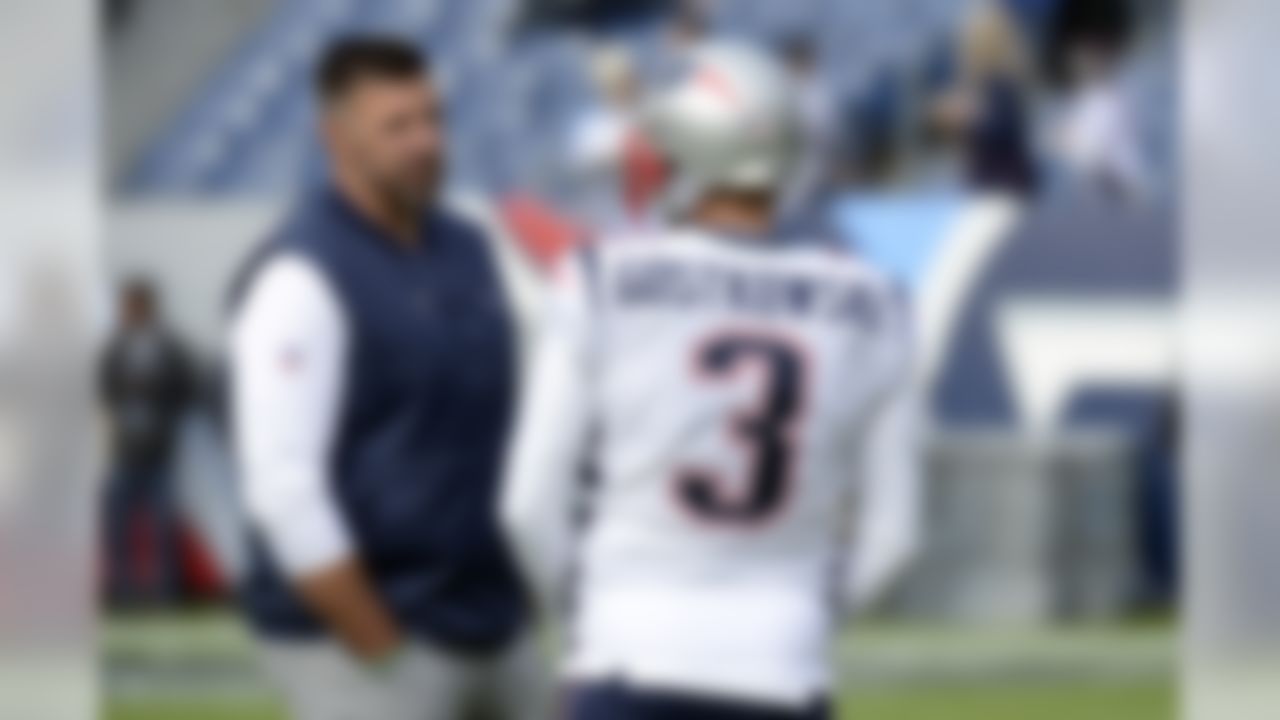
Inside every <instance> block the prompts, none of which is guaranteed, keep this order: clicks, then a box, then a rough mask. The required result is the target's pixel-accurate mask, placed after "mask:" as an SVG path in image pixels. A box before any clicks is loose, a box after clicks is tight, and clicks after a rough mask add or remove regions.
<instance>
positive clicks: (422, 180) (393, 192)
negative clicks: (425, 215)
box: [383, 163, 443, 213]
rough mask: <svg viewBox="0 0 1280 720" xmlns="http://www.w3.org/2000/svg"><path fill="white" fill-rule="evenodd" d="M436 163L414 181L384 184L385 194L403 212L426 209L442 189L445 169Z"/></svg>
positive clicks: (416, 211)
mask: <svg viewBox="0 0 1280 720" xmlns="http://www.w3.org/2000/svg"><path fill="white" fill-rule="evenodd" d="M439 166H440V163H435V164H433V166H432V167H431V168H429V169H427V170H426V171H425V172H423V173H421V177H418V178H414V179H413V180H412V181H408V180H405V181H399V180H397V181H391V182H387V183H385V184H384V186H383V190H384V195H385V197H387V198H388V199H389V200H390V201H391V202H393V203H394V204H395V206H396V207H397V208H398V209H399V210H401V211H402V212H406V213H408V212H414V213H418V212H421V211H423V210H426V209H427V208H428V207H430V206H431V205H432V204H433V203H434V202H435V200H436V196H437V195H438V193H439V189H440V178H441V176H442V175H443V171H442V170H441V168H440V167H439Z"/></svg>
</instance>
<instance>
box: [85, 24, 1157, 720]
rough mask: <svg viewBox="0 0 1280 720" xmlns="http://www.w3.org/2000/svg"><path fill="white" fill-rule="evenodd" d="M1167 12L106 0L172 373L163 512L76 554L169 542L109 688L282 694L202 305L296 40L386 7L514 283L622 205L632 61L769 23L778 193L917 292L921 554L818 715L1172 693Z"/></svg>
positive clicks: (282, 132) (308, 173)
mask: <svg viewBox="0 0 1280 720" xmlns="http://www.w3.org/2000/svg"><path fill="white" fill-rule="evenodd" d="M1122 10H1127V12H1122ZM1175 20H1176V18H1175V17H1174V7H1173V3H1172V2H1163V1H1161V0H1141V1H1140V0H1135V1H1134V2H1132V3H1127V4H1126V3H1122V2H1119V0H1103V1H1101V2H1090V1H1088V0H1005V1H1003V2H994V1H993V2H982V1H980V0H785V1H784V0H720V1H719V2H700V3H693V2H686V3H678V2H666V1H658V0H647V1H640V0H631V1H625V2H624V1H620V0H612V1H609V2H596V1H592V0H530V1H529V2H520V1H519V0H278V1H275V2H273V1H271V0H219V1H218V2H207V0H206V1H203V2H202V1H200V0H109V1H107V2H105V3H104V13H103V22H104V25H105V31H104V32H105V37H106V40H105V43H104V52H105V53H106V54H107V58H106V68H107V71H106V77H105V79H106V91H107V92H106V98H107V101H106V102H107V106H106V111H107V112H106V115H107V120H108V127H107V140H108V143H107V149H108V153H109V157H108V163H107V169H106V171H107V174H108V178H107V181H108V187H109V191H110V197H111V203H110V209H109V216H108V227H109V240H108V244H107V257H106V258H105V260H106V262H107V265H108V267H109V268H110V269H111V273H112V277H113V278H115V279H117V280H118V281H119V282H121V283H122V284H123V283H125V282H126V281H128V280H137V279H145V281H146V282H147V283H148V284H150V285H151V286H153V287H154V288H155V289H156V290H157V291H158V295H157V296H158V298H160V301H161V302H162V303H163V308H164V317H165V318H166V320H167V322H168V323H169V325H170V326H171V329H172V332H173V334H174V335H175V336H176V337H180V338H181V339H182V343H183V345H184V346H185V347H186V348H187V354H188V355H189V356H190V358H192V362H191V368H192V371H191V377H192V379H193V382H191V383H190V388H189V392H188V393H187V396H186V399H185V400H184V404H183V412H182V413H181V414H180V419H179V420H176V421H175V422H176V423H177V424H178V425H177V427H176V430H175V440H174V442H175V443H176V446H177V455H176V461H175V464H174V468H173V472H172V473H171V477H169V478H168V479H167V480H166V482H167V483H168V484H169V485H170V487H171V490H170V492H169V493H167V495H166V497H167V500H165V501H164V502H166V503H169V504H171V506H172V508H171V509H172V511H173V513H174V514H175V515H176V516H177V517H178V518H179V525H180V527H179V528H178V531H177V533H176V534H175V536H173V537H167V536H166V535H164V534H163V533H161V534H156V533H154V532H150V531H149V530H151V529H154V528H153V525H154V523H152V522H151V521H152V520H155V518H148V517H146V516H145V513H137V512H132V513H131V512H127V511H126V512H125V514H124V516H123V517H122V518H121V517H116V518H112V519H110V520H109V522H113V523H121V522H122V523H124V525H125V527H126V531H127V532H126V534H127V537H128V538H129V541H128V548H127V552H126V553H124V555H123V556H122V557H118V558H115V559H114V561H112V562H109V563H108V567H107V568H106V569H105V572H104V575H106V576H110V575H112V573H115V572H118V571H120V568H119V567H115V566H116V565H121V564H124V565H130V566H137V567H139V568H141V569H142V574H144V575H145V574H147V573H151V574H153V575H159V574H163V572H164V571H163V569H161V568H159V567H158V563H159V562H160V561H159V560H157V558H163V557H165V553H163V552H158V549H159V548H157V545H162V544H166V545H171V546H172V547H173V550H174V552H173V555H174V557H176V565H177V569H176V570H175V572H176V576H175V578H174V582H173V584H172V585H173V586H172V587H171V588H169V591H167V592H164V593H161V594H159V595H157V596H156V597H148V598H146V600H145V601H142V602H139V601H136V599H135V600H127V601H126V600H121V599H120V598H108V602H107V603H106V606H107V609H106V612H107V613H108V615H107V617H108V619H107V622H106V624H105V630H104V632H103V638H102V662H103V664H104V669H105V683H104V703H105V714H106V716H107V717H109V718H113V719H115V720H144V719H152V718H166V719H167V718H182V719H183V720H187V719H192V720H206V719H208V720H212V719H214V718H218V719H219V720H222V719H225V720H266V719H267V718H277V717H280V715H279V714H278V710H277V709H276V708H275V706H274V701H273V699H272V697H271V695H270V692H269V690H268V688H267V687H266V686H265V684H264V683H263V681H262V680H261V678H259V676H258V674H257V672H256V669H255V667H254V664H253V658H252V650H251V647H250V645H249V642H248V640H247V638H246V636H245V635H244V632H243V630H242V628H240V626H239V624H238V622H237V620H236V616H235V613H234V600H233V596H234V586H235V580H236V577H237V573H238V571H239V569H240V566H241V548H240V546H239V533H238V531H237V524H238V523H239V514H238V512H237V510H236V506H235V502H234V499H233V498H234V492H233V486H234V481H235V480H234V476H233V472H232V470H231V465H230V463H229V461H228V457H227V451H226V445H225V442H224V437H223V434H222V424H221V423H222V421H221V409H220V407H219V402H218V397H219V391H218V386H219V375H220V372H219V354H220V334H221V316H222V311H223V309H222V308H223V305H222V303H223V297H224V293H225V289H226V286H227V284H228V281H229V276H230V274H231V273H232V272H233V269H234V268H235V267H236V265H237V263H238V262H239V261H240V259H241V258H242V257H243V255H244V253H245V252H246V251H247V250H248V248H249V247H250V246H251V245H252V244H253V243H254V242H255V241H256V240H258V239H259V238H260V237H261V236H262V235H263V233H264V232H265V230H266V228H267V227H268V226H269V225H270V223H271V222H272V220H273V219H274V218H275V217H276V216H277V215H278V214H279V212H280V211H281V209H282V207H283V206H284V204H286V203H287V202H288V200H289V198H290V194H291V192H293V191H294V190H295V189H297V188H298V187H300V186H301V185H303V184H305V183H306V182H308V181H311V180H314V179H316V178H317V177H319V176H320V175H321V174H322V173H323V170H324V169H323V167H322V166H321V165H320V161H319V159H318V158H319V157H320V156H319V153H318V152H317V151H316V147H317V146H316V142H317V141H316V139H315V137H314V133H313V129H312V127H311V125H310V112H311V108H310V106H309V99H308V97H309V95H308V85H307V82H308V77H309V70H310V63H311V60H312V59H313V58H314V56H315V54H316V52H317V50H318V49H319V48H320V47H322V45H323V44H324V42H325V40H326V38H329V37H332V36H334V35H336V34H340V33H343V32H347V31H353V30H382V31H388V32H395V33H401V34H408V35H410V36H412V37H414V38H418V39H420V40H421V42H422V44H423V46H424V47H425V48H427V49H429V51H430V53H431V55H432V57H433V62H434V69H435V74H436V76H437V77H438V78H439V79H440V81H441V83H442V87H443V88H444V90H445V94H446V98H447V107H448V114H449V125H450V130H451V139H450V142H451V147H450V157H451V163H452V167H451V190H450V191H451V193H452V194H453V195H454V196H455V197H456V199H457V201H458V202H460V203H462V204H465V205H466V206H467V207H469V208H470V209H471V211H472V212H474V213H475V214H477V215H478V216H479V217H481V218H483V219H484V220H485V221H486V222H487V223H488V224H490V225H491V226H492V227H493V228H495V231H497V232H500V233H502V234H503V236H504V237H505V238H506V239H507V241H508V242H509V243H510V244H511V247H512V248H514V249H515V253H514V255H513V257H516V258H517V262H520V263H522V264H523V266H524V268H525V273H524V275H525V277H526V278H527V280H528V282H527V285H528V287H526V288H522V289H521V290H520V292H518V293H517V295H518V296H519V299H521V300H522V301H523V302H525V303H533V302H536V295H537V284H538V277H539V273H540V272H541V268H543V267H545V263H546V262H547V261H548V258H550V257H551V256H553V255H554V254H555V253H556V252H557V251H558V250H559V249H562V248H563V247H564V246H565V245H566V244H568V243H570V242H573V241H574V239H575V237H576V236H577V234H578V230H577V229H579V228H598V227H607V226H609V225H611V224H616V223H619V222H627V221H642V220H643V217H644V206H645V201H646V199H648V194H649V193H648V192H647V190H648V184H649V183H647V181H646V158H645V157H644V153H643V152H642V150H643V148H640V149H639V150H637V149H636V148H634V147H632V146H631V145H630V144H629V143H628V142H626V139H625V137H624V136H625V134H624V133H622V134H620V133H617V132H613V131H612V127H613V126H612V125H611V123H616V122H619V120H618V117H619V116H621V115H623V113H622V108H623V106H625V103H626V102H627V97H628V94H629V93H631V92H633V91H634V88H635V87H644V86H645V85H646V84H649V83H652V82H655V81H657V80H658V79H660V78H661V77H662V76H663V74H664V73H665V72H668V70H669V67H670V65H671V63H672V60H673V58H674V57H676V56H678V54H679V53H680V51H681V48H682V47H683V46H684V45H685V44H687V43H689V42H696V41H698V40H699V39H701V38H703V37H720V36H732V37H740V38H748V39H751V40H753V41H755V42H760V43H763V44H767V45H769V46H771V47H777V48H779V51H780V52H782V53H783V54H785V55H786V56H787V57H789V58H790V59H791V60H792V64H793V70H794V71H795V72H796V73H797V83H800V84H802V85H803V87H804V89H805V90H806V94H805V97H806V107H805V108H804V110H805V111H806V112H812V113H813V115H814V120H813V123H812V133H811V135H812V136H811V137H809V138H807V139H806V142H809V143H810V148H809V149H810V151H811V156H812V157H813V158H814V165H813V167H812V168H811V172H810V174H809V176H808V177H805V178H801V179H798V180H797V185H798V187H799V190H798V194H799V195H801V196H803V197H802V200H803V201H802V202H801V203H800V205H801V206H802V207H801V209H800V210H798V211H797V213H796V215H797V218H799V219H801V220H803V221H804V222H805V227H811V228H813V230H812V232H814V233H815V234H822V235H825V236H829V237H830V238H832V239H834V240H836V241H838V242H843V243H846V244H849V245H850V246H852V247H854V248H856V250H857V251H858V252H860V253H862V254H864V255H866V256H867V257H869V258H870V259H871V260H872V261H873V262H876V263H878V264H880V265H881V266H883V267H884V268H885V269H886V270H888V271H889V272H891V273H893V274H894V275H895V276H896V277H897V278H898V279H899V280H900V282H901V283H902V284H903V286H904V287H905V288H906V289H907V290H908V291H909V292H910V293H911V294H912V295H913V297H914V298H915V301H916V304H917V307H918V308H919V316H920V317H919V323H920V332H921V343H922V355H923V358H924V367H923V368H922V382H924V383H925V384H926V390H927V392H928V397H929V401H930V406H931V409H932V415H933V419H934V422H933V431H932V434H931V443H930V445H931V447H930V451H929V458H928V462H929V468H930V473H929V494H928V503H929V517H930V523H929V536H928V537H927V547H926V551H925V553H924V555H923V557H922V558H921V561H920V563H919V564H918V566H917V567H916V568H915V570H914V571H913V572H912V574H911V576H910V577H909V578H908V579H907V581H906V582H905V583H904V584H903V585H902V587H900V588H898V590H897V592H896V593H895V594H894V596H893V597H892V598H891V599H890V601H889V602H887V603H885V605H884V607H882V608H881V609H880V611H879V613H878V615H877V617H876V618H874V619H872V620H869V621H868V622H867V623H866V624H865V626H864V627H861V628H857V629H855V630H854V631H853V632H852V634H851V635H850V636H849V638H848V639H847V640H846V642H845V643H844V645H843V650H842V653H841V667H842V675H843V677H845V678H846V679H847V683H846V687H847V688H848V696H849V697H848V699H847V700H846V703H845V705H846V713H847V714H848V716H850V717H859V718H872V719H884V720H916V719H918V718H919V719H924V718H943V717H945V718H950V719H952V720H966V719H967V718H975V719H976V718H982V719H983V720H1002V719H1004V718H1009V719H1015V718H1017V719H1021V718H1036V719H1037V720H1041V719H1043V720H1053V719H1054V718H1067V717H1070V718H1089V720H1108V719H1111V718H1115V719H1116V720H1157V719H1162V718H1170V717H1172V716H1173V714H1174V706H1175V697H1174V690H1173V688H1174V685H1175V683H1174V680H1173V673H1174V658H1175V653H1176V650H1175V635H1176V611H1175V608H1176V605H1177V586H1178V582H1177V579H1178V574H1177V568H1178V558H1177V547H1178V523H1177V517H1178V503H1177V492H1176V488H1177V477H1176V473H1175V470H1174V468H1175V467H1176V462H1175V457H1176V454H1177V452H1178V447H1179V441H1178V437H1179V432H1178V426H1179V421H1178V417H1177V406H1178V405H1177V398H1176V397H1174V395H1173V376H1174V373H1175V371H1176V368H1175V366H1174V333H1173V327H1174V322H1175V313H1176V289H1177V286H1178V275H1177V258H1176V254H1175V252H1176V240H1175V233H1176V213H1175V209H1176V203H1177V187H1176V183H1175V177H1176V171H1177V158H1176V157H1175V153H1174V146H1175V137H1174V135H1175V129H1176V113H1175V110H1176V105H1177V102H1176V97H1175V95H1174V87H1175V85H1176V77H1175V72H1176V68H1175V65H1174V47H1173V43H1174V41H1173V38H1174V34H1175V33H1174V22H1175ZM810 57H811V58H812V66H813V67H812V69H810V68H808V67H807V65H806V62H805V61H806V60H807V59H808V58H810ZM809 101H811V102H809ZM166 514H167V511H166Z"/></svg>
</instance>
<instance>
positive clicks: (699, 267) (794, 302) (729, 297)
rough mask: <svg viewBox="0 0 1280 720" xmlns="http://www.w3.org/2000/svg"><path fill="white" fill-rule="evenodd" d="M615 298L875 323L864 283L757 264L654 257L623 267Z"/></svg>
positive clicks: (641, 304)
mask: <svg viewBox="0 0 1280 720" xmlns="http://www.w3.org/2000/svg"><path fill="white" fill-rule="evenodd" d="M613 290H614V298H615V300H616V301H617V302H618V303H619V304H620V305H624V306H631V307H637V308H653V309H669V310H688V309H690V308H708V307H712V308H719V309H724V310H731V311H738V312H743V313H748V314H755V315H763V316H770V317H787V316H790V317H795V318H796V319H819V320H829V321H833V322H842V323H843V322H852V323H857V324H859V325H861V326H863V327H865V328H866V329H868V330H871V329H874V327H875V323H876V303H875V299H874V297H873V296H872V293H871V291H870V290H869V289H868V288H867V287H866V286H865V285H861V284H858V285H855V284H852V283H850V282H849V281H848V280H847V279H845V278H834V277H833V278H822V277H814V275H813V273H812V272H809V273H806V274H803V275H801V274H798V273H792V272H780V271H778V270H776V269H774V270H761V269H754V268H742V267H726V266H725V265H724V264H723V263H719V264H711V263H702V262H690V261H689V260H676V259H672V258H652V259H645V260H641V261H638V262H635V263H631V264H627V265H625V266H623V267H621V268H620V269H619V272H618V277H617V282H616V283H615V285H614V288H613Z"/></svg>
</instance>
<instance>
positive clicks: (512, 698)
mask: <svg viewBox="0 0 1280 720" xmlns="http://www.w3.org/2000/svg"><path fill="white" fill-rule="evenodd" d="M261 658H262V662H263V665H264V666H265V668H266V670H267V672H268V673H269V674H270V676H271V677H272V679H273V680H274V681H275V683H276V685H277V687H278V688H279V689H280V690H281V691H282V692H283V694H284V699H285V702H286V703H287V705H288V707H289V710H290V716H291V717H292V718H293V720H470V719H471V718H492V719H493V720H545V718H547V717H548V715H549V712H548V711H549V708H548V707H547V703H548V701H549V693H548V682H547V673H546V669H545V668H546V665H545V663H544V662H543V658H542V654H541V652H540V650H539V647H538V644H537V642H536V641H535V640H534V639H533V638H528V639H526V640H524V641H521V642H519V643H517V644H516V645H514V646H513V647H512V648H511V649H510V650H508V651H506V652H505V653H502V654H499V655H496V656H494V657H492V658H486V659H470V658H464V657H458V656H454V655H451V654H448V653H446V652H444V651H442V650H440V649H438V648H434V647H430V646H428V645H425V644H422V643H415V644H413V645H412V646H411V647H410V648H409V649H408V650H407V651H406V652H405V654H404V656H403V657H402V658H400V661H399V662H397V663H396V664H395V665H394V666H393V667H389V668H385V669H379V670H371V669H369V668H367V667H365V666H363V665H361V664H359V663H358V662H356V661H355V660H354V659H353V658H352V657H351V656H350V655H348V654H347V653H346V652H345V651H344V650H343V649H342V648H341V647H340V646H339V645H338V644H337V643H336V642H333V641H329V640H324V641H315V642H265V643H263V644H262V645H261Z"/></svg>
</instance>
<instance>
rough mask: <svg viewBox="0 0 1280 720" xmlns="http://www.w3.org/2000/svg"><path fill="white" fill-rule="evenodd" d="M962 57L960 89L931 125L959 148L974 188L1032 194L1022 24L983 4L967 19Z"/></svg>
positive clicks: (937, 109)
mask: <svg viewBox="0 0 1280 720" xmlns="http://www.w3.org/2000/svg"><path fill="white" fill-rule="evenodd" d="M959 52H960V58H959V60H960V62H959V65H960V68H959V74H958V77H957V80H956V85H955V86H954V87H952V88H951V89H950V90H949V91H947V92H945V93H944V94H943V96H942V97H941V98H940V99H939V100H938V102H937V103H936V105H935V106H934V107H933V113H932V114H933V118H932V119H933V121H934V122H935V123H936V124H937V125H938V126H939V127H940V129H941V130H942V131H943V132H944V133H945V134H947V135H949V136H951V137H953V138H954V139H956V140H957V141H958V142H959V143H960V144H961V147H962V148H963V154H964V164H965V176H966V180H967V182H968V184H969V185H970V186H971V187H972V188H973V189H975V190H979V191H989V190H995V191H1002V192H1014V193H1017V194H1026V193H1029V192H1031V191H1033V190H1034V189H1035V186H1036V183H1037V178H1036V170H1035V165H1034V161H1033V158H1032V152H1031V129H1030V122H1029V120H1028V117H1027V116H1028V112H1027V105H1028V104H1029V93H1030V84H1031V83H1030V75H1031V66H1030V62H1029V58H1028V54H1027V51H1026V47H1025V43H1024V39H1023V37H1022V35H1021V34H1020V31H1019V28H1018V25H1017V24H1016V22H1015V21H1014V20H1013V19H1012V18H1011V17H1010V16H1009V13H1008V11H1007V10H1005V9H1004V7H1003V6H1002V5H1001V4H999V3H997V2H985V3H983V4H981V5H979V6H977V7H976V9H975V10H974V12H973V14H972V15H971V16H970V17H969V18H968V21H967V22H966V24H965V27H964V28H963V30H962V35H961V38H960V50H959Z"/></svg>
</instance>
